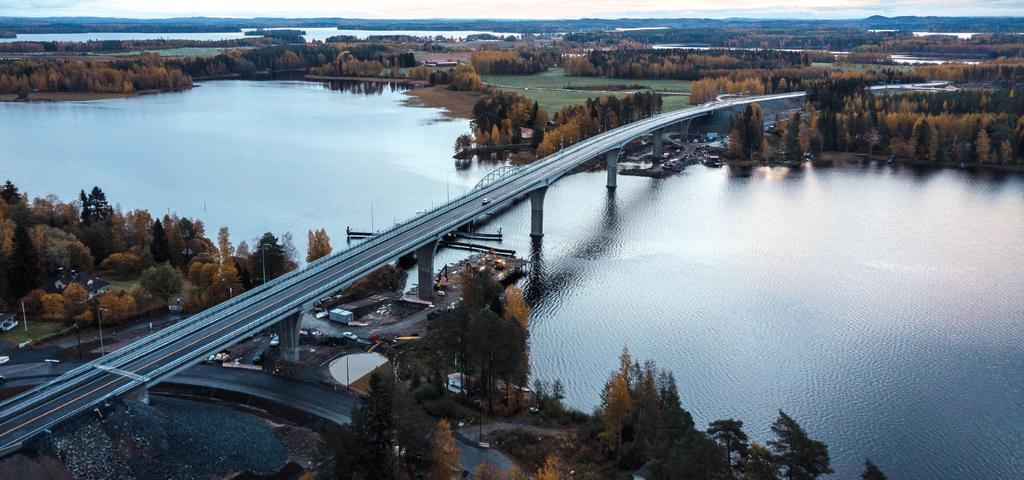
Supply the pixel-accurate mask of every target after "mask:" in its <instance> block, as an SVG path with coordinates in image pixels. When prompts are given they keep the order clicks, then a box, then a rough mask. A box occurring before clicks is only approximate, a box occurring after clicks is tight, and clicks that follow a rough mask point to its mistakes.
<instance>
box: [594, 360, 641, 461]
mask: <svg viewBox="0 0 1024 480" xmlns="http://www.w3.org/2000/svg"><path fill="white" fill-rule="evenodd" d="M619 361H620V363H621V367H620V369H619V371H618V372H616V373H615V374H613V375H612V377H611V379H609V380H608V382H607V383H606V384H605V386H604V391H603V392H601V407H600V410H599V417H600V419H601V424H602V426H603V430H602V431H601V434H600V437H601V439H602V440H603V441H604V443H605V445H606V446H607V447H608V448H609V449H610V450H612V451H613V452H615V455H619V454H620V453H621V452H622V431H623V430H624V429H625V428H626V426H627V425H629V423H630V422H631V420H632V418H633V399H632V398H631V395H630V385H629V369H630V363H631V360H630V356H629V349H623V350H622V355H621V356H620V357H619Z"/></svg>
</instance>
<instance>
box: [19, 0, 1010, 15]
mask: <svg viewBox="0 0 1024 480" xmlns="http://www.w3.org/2000/svg"><path fill="white" fill-rule="evenodd" d="M876 14H877V15H888V16H893V15H940V16H955V15H970V16H984V15H994V16H1002V15H1013V16H1024V0H720V1H716V2H709V1H707V0H625V1H624V0H555V1H551V0H297V1H295V0H292V1H289V0H0V16H28V17H43V16H104V17H132V18H153V17H182V16H210V17H213V16H216V17H257V16H274V17H293V18H295V17H358V18H580V17H602V18H618V17H768V18H808V17H813V18H861V17H866V16H869V15H876Z"/></svg>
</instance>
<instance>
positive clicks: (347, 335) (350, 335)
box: [341, 332, 359, 342]
mask: <svg viewBox="0 0 1024 480" xmlns="http://www.w3.org/2000/svg"><path fill="white" fill-rule="evenodd" d="M341 336H343V337H345V338H347V339H349V340H352V341H354V342H357V341H359V337H357V336H356V334H354V333H352V332H343V333H342V334H341Z"/></svg>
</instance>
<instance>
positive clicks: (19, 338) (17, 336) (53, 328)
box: [0, 317, 66, 345]
mask: <svg viewBox="0 0 1024 480" xmlns="http://www.w3.org/2000/svg"><path fill="white" fill-rule="evenodd" d="M64 328H66V325H64V324H62V323H60V322H43V321H40V320H29V322H28V331H27V332H26V331H25V324H24V323H22V322H21V318H20V317H19V318H18V326H17V327H14V330H11V331H9V332H3V333H0V341H7V342H11V343H14V344H15V345H17V344H18V343H21V342H24V341H25V340H28V339H30V338H31V339H36V340H37V339H39V338H42V337H43V336H45V335H49V334H51V333H54V332H58V331H60V330H62V329H64Z"/></svg>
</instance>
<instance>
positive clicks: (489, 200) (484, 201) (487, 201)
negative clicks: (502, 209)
mask: <svg viewBox="0 0 1024 480" xmlns="http://www.w3.org/2000/svg"><path fill="white" fill-rule="evenodd" d="M480 203H481V204H482V205H487V204H488V203H491V199H489V198H485V199H484V200H483V201H482V202H480Z"/></svg>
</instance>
